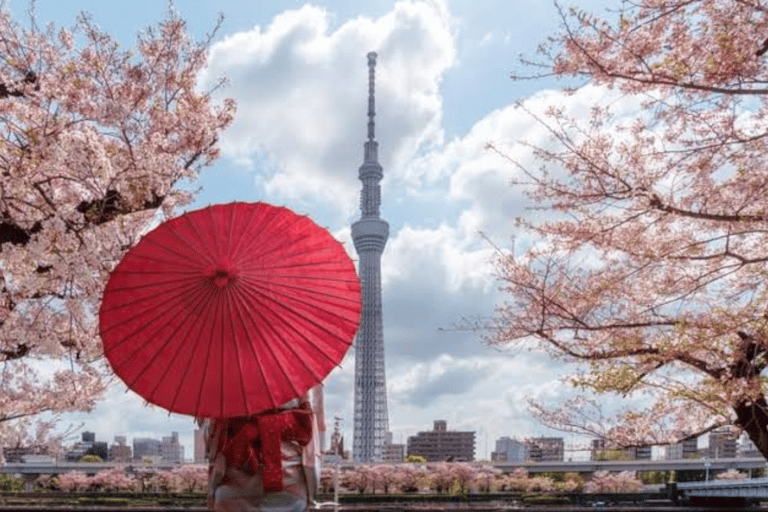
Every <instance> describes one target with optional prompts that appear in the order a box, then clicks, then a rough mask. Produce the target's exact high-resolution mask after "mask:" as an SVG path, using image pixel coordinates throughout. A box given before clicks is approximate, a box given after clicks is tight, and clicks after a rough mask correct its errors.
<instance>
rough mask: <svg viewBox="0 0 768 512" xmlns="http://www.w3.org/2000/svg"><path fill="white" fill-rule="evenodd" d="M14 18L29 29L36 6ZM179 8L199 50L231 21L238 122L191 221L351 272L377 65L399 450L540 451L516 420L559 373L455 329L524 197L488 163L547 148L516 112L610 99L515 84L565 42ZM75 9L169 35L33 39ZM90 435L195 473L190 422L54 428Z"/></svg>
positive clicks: (397, 17) (538, 20) (116, 415)
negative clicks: (82, 31) (295, 234)
mask: <svg viewBox="0 0 768 512" xmlns="http://www.w3.org/2000/svg"><path fill="white" fill-rule="evenodd" d="M606 3H610V2H601V1H597V0H590V1H582V2H579V5H580V6H582V7H584V8H587V9H590V8H593V9H599V8H600V7H601V6H602V5H603V4H606ZM12 8H13V9H14V12H16V13H17V15H19V16H22V15H23V13H24V9H25V5H23V4H18V5H17V4H15V5H13V6H12ZM175 8H176V9H177V10H178V11H179V13H180V14H181V16H182V17H184V18H185V19H187V20H188V22H189V27H190V30H191V32H192V33H193V34H194V35H195V36H196V37H198V38H202V37H205V34H206V33H207V32H208V31H210V30H211V29H212V28H213V27H214V25H215V21H216V12H217V10H218V9H224V15H225V20H224V23H223V25H222V27H221V29H220V31H219V32H218V33H217V34H216V35H215V37H214V41H215V42H214V45H213V51H212V53H211V62H210V67H209V69H208V71H207V72H206V73H204V74H203V76H201V87H204V86H205V84H207V83H211V82H212V81H213V80H214V79H215V78H216V77H218V76H220V75H226V76H227V77H228V78H229V85H228V86H227V87H226V88H224V89H222V90H220V91H217V92H216V95H217V98H221V97H224V96H231V97H234V98H235V99H236V100H237V101H238V104H239V107H238V112H237V115H236V119H235V124H234V125H233V126H232V128H231V129H230V130H228V131H227V132H225V133H224V135H223V138H222V157H221V159H220V160H219V161H218V162H217V163H216V164H215V165H214V166H213V167H212V168H211V169H208V170H206V171H205V172H204V173H203V175H202V176H201V179H200V181H199V182H198V183H196V184H195V186H200V187H201V193H200V194H199V195H198V197H197V200H196V201H195V202H194V203H193V204H192V205H190V206H189V208H190V209H196V208H200V207H203V206H206V205H208V204H214V203H226V202H231V201H236V200H237V201H259V200H263V201H268V202H272V203H274V204H280V205H285V206H288V207H290V208H292V209H294V210H295V211H297V212H299V213H301V214H307V215H309V216H310V217H312V218H313V219H314V220H315V221H317V222H318V223H319V224H321V225H323V226H326V227H328V229H329V230H330V231H331V232H332V233H333V234H334V235H335V236H336V238H338V239H339V240H341V241H342V242H343V243H344V245H345V247H346V248H347V250H348V252H349V254H350V256H352V257H353V258H355V259H357V256H356V255H355V253H354V248H353V242H352V240H351V238H350V235H349V226H350V225H351V224H352V223H353V222H354V221H355V220H356V217H357V205H358V204H359V203H358V194H359V181H358V179H357V176H356V173H355V169H357V167H358V165H359V158H360V151H359V150H360V145H361V143H363V142H364V137H363V135H364V134H365V119H364V118H362V115H361V114H362V113H363V112H365V105H366V101H367V98H366V94H365V92H366V91H365V87H364V86H362V87H361V80H360V77H364V76H365V72H366V69H365V54H366V53H367V52H368V51H369V50H374V51H377V52H378V54H379V66H378V67H377V97H376V100H377V105H378V106H379V109H380V111H381V112H382V114H384V113H386V115H382V116H381V117H380V118H378V119H377V121H378V123H377V129H378V133H377V136H378V138H379V139H380V140H382V141H386V143H385V144H383V145H382V150H381V152H380V155H379V157H380V161H381V164H382V166H383V167H384V168H385V169H386V170H387V172H386V175H385V177H384V179H383V180H382V182H381V187H382V195H383V196H384V197H386V198H387V200H386V202H385V203H384V204H382V212H381V213H382V218H386V219H387V221H388V222H389V224H390V238H389V240H388V242H387V246H386V248H385V251H384V254H383V256H382V268H381V272H382V285H383V290H384V291H383V297H382V301H383V310H384V315H385V318H386V323H385V330H384V339H385V340H386V351H387V368H386V372H387V383H388V388H387V392H388V399H389V427H390V430H391V431H392V432H393V434H394V439H395V441H396V442H398V441H399V442H404V441H405V439H407V437H408V436H409V435H412V434H414V433H416V432H418V431H420V430H422V429H424V428H425V426H427V425H430V424H431V422H432V420H433V419H434V418H441V417H444V418H445V419H446V420H447V421H448V423H449V424H450V425H452V426H454V427H456V428H458V429H471V428H475V426H477V427H476V428H477V429H478V436H477V439H478V442H477V443H478V456H481V457H484V458H488V457H487V455H488V454H489V452H490V451H491V449H492V446H491V444H492V441H493V439H496V438H498V437H499V436H501V435H504V432H508V431H511V432H520V433H521V434H523V435H533V434H546V433H547V430H546V429H544V428H543V427H542V426H541V425H539V424H538V423H536V422H535V421H533V420H532V419H531V417H530V415H529V414H528V412H527V410H526V406H525V401H526V399H527V398H528V397H539V398H544V399H553V400H554V399H557V398H559V397H561V396H562V395H563V394H564V393H565V392H566V390H565V388H564V387H563V386H562V384H561V383H560V382H559V380H558V377H559V375H562V374H564V373H565V369H564V368H562V367H561V366H558V365H557V364H556V363H554V362H552V361H551V360H549V359H548V358H547V357H546V356H544V355H541V354H538V353H533V352H532V353H526V352H514V353H507V352H500V351H498V350H491V349H489V348H487V347H485V346H484V345H483V343H482V333H478V332H464V331H461V330H457V329H455V328H454V327H455V326H456V325H458V324H461V322H462V320H463V319H470V320H471V319H482V318H487V317H488V316H489V315H490V314H491V313H492V311H493V308H494V306H495V305H496V304H497V303H498V302H499V300H500V299H501V295H500V294H499V293H498V292H497V291H496V288H497V283H495V282H494V279H493V275H492V263H491V260H492V257H493V254H494V251H495V250H496V249H495V247H501V248H507V247H510V246H511V242H510V240H511V239H512V238H513V237H514V236H515V235H516V232H515V228H514V223H513V218H514V217H515V216H517V215H520V214H523V213H525V210H524V207H525V203H524V202H523V200H522V199H521V195H520V191H519V190H515V189H513V188H512V187H510V186H509V185H508V183H509V181H510V179H511V177H512V176H514V174H515V172H516V170H515V168H514V167H513V166H511V165H510V164H509V163H508V162H507V161H506V160H504V159H503V158H502V157H500V156H499V155H497V154H495V153H493V152H491V151H489V150H487V149H486V147H485V146H486V144H487V143H489V142H493V143H495V144H496V145H497V147H499V148H502V149H505V150H507V151H509V152H511V153H513V154H515V155H517V156H520V157H521V158H523V159H526V158H528V156H527V155H526V154H525V153H524V149H523V148H522V146H520V145H519V144H518V142H519V140H520V139H521V138H524V137H532V138H534V139H535V138H537V137H542V136H543V135H542V133H541V130H540V129H538V128H537V127H536V123H535V122H534V121H533V120H532V119H531V118H530V117H528V116H526V115H525V114H524V113H523V112H522V111H521V110H520V109H516V108H515V107H514V103H515V101H517V100H521V101H526V105H527V106H528V107H529V108H530V109H532V110H533V111H540V110H542V109H544V108H546V106H548V105H551V104H557V105H561V106H563V107H564V108H569V109H573V110H574V111H577V110H579V109H584V108H586V106H587V105H588V103H589V101H591V99H593V98H594V97H596V96H597V95H599V94H602V92H600V91H597V90H595V89H594V88H589V87H588V88H586V89H584V90H583V91H580V92H578V93H576V94H574V95H571V96H565V95H563V94H561V93H560V92H558V91H557V88H558V87H559V86H560V85H561V84H558V83H556V82H552V81H539V82H535V83H534V82H514V81H512V80H510V79H509V73H510V72H511V71H513V70H515V69H516V68H517V64H516V55H517V54H518V53H526V54H529V55H532V54H533V52H534V51H535V48H536V45H537V44H538V43H539V42H540V41H541V40H542V39H544V38H545V37H546V36H547V35H548V34H550V33H552V32H553V31H554V30H555V29H556V26H557V25H556V14H555V13H556V11H555V9H554V7H553V6H552V5H550V4H547V5H544V6H542V5H536V6H533V5H520V4H518V5H511V4H510V3H508V2H503V1H493V2H488V3H483V4H481V5H478V4H477V3H472V2H467V1H454V2H443V1H438V0H431V1H426V0H424V1H411V2H397V3H396V2H391V1H388V2H384V1H375V2H369V3H366V4H365V5H361V4H359V3H354V2H349V1H342V0H336V1H330V0H329V1H325V2H315V3H314V4H306V5H305V3H304V2H285V3H284V4H282V5H280V6H275V5H270V6H261V7H260V8H259V9H255V8H254V7H253V6H250V4H248V3H242V2H232V3H229V4H227V5H225V6H220V5H213V4H212V3H211V4H207V3H206V4H205V5H201V4H200V3H196V2H191V1H190V0H179V1H177V2H175ZM81 9H82V10H85V11H90V12H92V14H93V19H94V21H95V22H96V23H97V24H99V25H100V26H101V27H102V28H104V29H105V30H107V31H109V32H111V33H113V34H114V35H115V36H116V37H118V38H119V39H120V40H121V41H122V42H124V44H125V45H126V46H128V45H132V44H133V36H134V34H135V33H136V31H137V30H139V29H140V28H141V27H142V26H145V25H147V24H150V23H153V22H156V21H157V20H158V19H160V17H161V16H162V13H163V11H164V9H165V5H164V4H163V5H159V4H156V3H152V2H148V1H146V0H140V1H138V2H131V3H130V4H129V3H127V2H114V3H111V4H110V5H109V6H106V5H104V3H103V2H102V3H99V2H95V1H93V0H83V1H82V2H79V3H78V4H77V5H76V6H69V5H63V4H61V3H59V2H54V1H52V0H39V1H38V2H37V3H36V13H37V14H36V15H37V20H38V23H40V24H42V25H44V24H45V23H46V22H48V21H54V22H56V23H57V24H59V25H62V26H69V25H71V24H72V23H73V21H74V19H75V16H76V14H77V12H78V11H79V10H81ZM529 242H530V240H526V239H522V240H520V239H518V241H517V242H516V243H522V244H525V243H529ZM353 370H354V360H353V355H352V354H351V355H350V356H349V358H348V359H347V360H345V361H344V362H343V363H342V365H341V367H340V368H338V369H336V370H335V371H334V372H332V374H331V375H330V377H329V378H328V379H327V381H326V417H327V418H331V417H333V416H337V415H338V416H341V417H342V418H343V429H344V435H345V439H346V440H347V443H348V444H350V441H351V440H352V438H353V436H352V425H353V417H354V413H353V401H354V400H353V389H354V384H353V382H354V375H353V374H354V371H353ZM81 422H84V423H86V425H88V427H89V428H90V429H92V430H95V431H96V432H97V434H98V435H101V433H102V432H108V431H111V432H114V433H115V434H120V433H126V432H131V433H132V434H134V435H140V436H146V437H152V436H157V435H158V433H159V432H166V431H172V430H176V431H179V432H180V436H182V443H183V444H184V445H185V447H186V453H192V434H191V432H192V430H193V429H192V427H191V419H190V418H188V417H181V416H177V415H168V414H167V413H166V412H164V411H162V410H159V409H157V408H145V407H144V406H143V401H142V400H141V399H140V398H138V397H137V396H135V395H133V394H132V393H131V392H126V391H125V388H124V387H122V386H121V384H119V383H117V382H116V383H115V384H114V385H113V386H112V388H111V389H110V391H109V392H108V393H107V395H106V397H105V400H104V401H103V403H102V404H101V405H100V406H99V407H98V408H97V409H96V410H95V411H94V412H93V413H92V414H90V415H86V414H72V415H65V416H64V417H63V419H62V424H63V425H66V424H69V423H75V424H77V423H81ZM501 426H503V427H501ZM483 452H486V453H485V454H484V453H483Z"/></svg>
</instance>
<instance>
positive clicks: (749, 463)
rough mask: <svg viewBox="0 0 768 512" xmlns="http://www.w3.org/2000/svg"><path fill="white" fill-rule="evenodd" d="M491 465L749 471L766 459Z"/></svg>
mask: <svg viewBox="0 0 768 512" xmlns="http://www.w3.org/2000/svg"><path fill="white" fill-rule="evenodd" d="M493 466H494V467H496V468H498V469H500V470H502V471H504V472H505V473H508V472H511V471H514V470H515V469H517V468H522V469H525V470H526V471H528V472H529V473H538V472H541V471H562V472H569V471H573V472H576V473H594V472H595V471H601V470H603V471H648V470H661V471H672V470H674V471H685V470H707V469H709V470H710V471H719V470H726V469H738V470H743V471H749V470H753V469H759V468H767V467H768V461H766V460H765V459H764V458H763V457H744V458H735V459H674V460H607V461H568V462H531V461H526V462H496V463H493Z"/></svg>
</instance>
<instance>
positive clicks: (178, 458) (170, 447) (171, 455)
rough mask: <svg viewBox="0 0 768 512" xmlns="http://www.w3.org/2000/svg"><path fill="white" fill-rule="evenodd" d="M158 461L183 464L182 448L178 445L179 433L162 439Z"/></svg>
mask: <svg viewBox="0 0 768 512" xmlns="http://www.w3.org/2000/svg"><path fill="white" fill-rule="evenodd" d="M160 459H161V460H162V461H163V462H172V463H175V464H181V463H182V462H184V447H183V446H182V445H181V444H179V433H178V432H171V435H170V436H165V437H163V441H162V442H161V443H160Z"/></svg>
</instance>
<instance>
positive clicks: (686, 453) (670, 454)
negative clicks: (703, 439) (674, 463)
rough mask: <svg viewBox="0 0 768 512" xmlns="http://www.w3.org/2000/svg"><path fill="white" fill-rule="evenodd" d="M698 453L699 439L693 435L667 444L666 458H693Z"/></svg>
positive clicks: (697, 455)
mask: <svg viewBox="0 0 768 512" xmlns="http://www.w3.org/2000/svg"><path fill="white" fill-rule="evenodd" d="M700 455H701V454H700V453H699V440H698V438H696V437H694V438H691V439H686V440H684V441H680V442H679V443H675V444H671V445H669V446H667V458H668V459H670V460H678V459H695V458H698V457H699V456H700Z"/></svg>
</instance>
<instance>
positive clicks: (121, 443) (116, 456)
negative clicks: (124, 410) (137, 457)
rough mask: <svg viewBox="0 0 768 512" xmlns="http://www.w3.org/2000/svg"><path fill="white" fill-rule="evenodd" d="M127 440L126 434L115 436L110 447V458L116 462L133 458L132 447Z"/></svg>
mask: <svg viewBox="0 0 768 512" xmlns="http://www.w3.org/2000/svg"><path fill="white" fill-rule="evenodd" d="M126 442H127V440H126V438H125V436H115V442H114V443H113V444H112V445H110V447H109V460H111V461H114V462H128V461H129V460H131V447H130V446H128V445H127V444H126Z"/></svg>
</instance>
